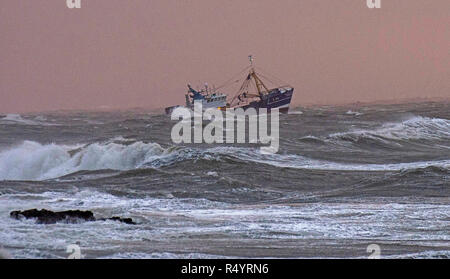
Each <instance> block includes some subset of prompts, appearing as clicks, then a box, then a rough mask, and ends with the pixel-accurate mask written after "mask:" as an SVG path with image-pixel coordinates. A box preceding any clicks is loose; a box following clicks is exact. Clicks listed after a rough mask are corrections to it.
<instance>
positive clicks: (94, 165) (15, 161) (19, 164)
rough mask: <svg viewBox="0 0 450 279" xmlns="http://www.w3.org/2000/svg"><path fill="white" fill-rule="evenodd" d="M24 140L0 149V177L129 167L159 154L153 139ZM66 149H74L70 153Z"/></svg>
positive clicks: (21, 177)
mask: <svg viewBox="0 0 450 279" xmlns="http://www.w3.org/2000/svg"><path fill="white" fill-rule="evenodd" d="M78 148H79V147H77V146H64V145H56V144H48V145H42V144H40V143H37V142H32V141H25V142H23V143H22V144H21V145H19V146H16V147H14V148H11V149H8V150H5V151H2V152H0V180H44V179H50V178H56V177H60V176H63V175H67V174H70V173H74V172H77V171H81V170H101V169H112V170H131V169H134V168H139V167H141V166H142V165H143V164H145V163H146V162H149V161H152V160H154V159H156V158H159V156H160V155H162V154H163V153H164V151H165V150H164V149H163V148H161V146H159V145H158V144H156V143H143V142H135V143H133V144H130V145H123V144H116V143H104V144H102V143H94V144H91V145H88V146H85V147H82V148H80V149H79V150H77V149H78ZM70 151H72V152H76V153H75V154H74V155H71V153H70Z"/></svg>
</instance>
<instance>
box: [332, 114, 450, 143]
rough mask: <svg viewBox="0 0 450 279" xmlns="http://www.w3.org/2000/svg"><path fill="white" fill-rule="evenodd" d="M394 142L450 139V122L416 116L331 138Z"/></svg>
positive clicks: (339, 134)
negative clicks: (391, 140)
mask: <svg viewBox="0 0 450 279" xmlns="http://www.w3.org/2000/svg"><path fill="white" fill-rule="evenodd" d="M380 137H381V138H386V139H393V140H409V139H450V120H447V119H440V118H429V117H422V116H415V117H412V118H410V119H408V120H405V121H403V122H394V123H385V124H383V125H382V126H381V127H379V128H376V129H371V130H355V131H350V132H343V133H335V134H331V135H329V138H332V139H333V138H334V139H342V138H351V139H352V138H353V139H358V138H372V139H379V138H380Z"/></svg>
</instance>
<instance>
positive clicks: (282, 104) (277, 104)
mask: <svg viewBox="0 0 450 279" xmlns="http://www.w3.org/2000/svg"><path fill="white" fill-rule="evenodd" d="M293 94H294V88H290V89H289V90H280V89H278V88H277V89H274V90H272V91H271V92H270V93H269V94H267V95H265V96H264V98H263V99H261V100H258V101H253V102H250V103H249V104H245V105H242V106H235V107H232V108H233V109H237V108H242V109H244V110H246V109H249V108H254V109H255V110H256V111H259V110H260V109H267V112H268V113H270V112H271V110H274V109H278V110H279V112H280V113H288V111H289V105H290V104H291V100H292V96H293Z"/></svg>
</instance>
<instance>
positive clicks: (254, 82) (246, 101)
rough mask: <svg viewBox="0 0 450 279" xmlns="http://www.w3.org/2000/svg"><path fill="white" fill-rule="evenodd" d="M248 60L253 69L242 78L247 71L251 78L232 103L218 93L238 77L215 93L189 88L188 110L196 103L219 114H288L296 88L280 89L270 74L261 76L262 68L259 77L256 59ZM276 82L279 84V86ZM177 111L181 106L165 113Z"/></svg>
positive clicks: (248, 69)
mask: <svg viewBox="0 0 450 279" xmlns="http://www.w3.org/2000/svg"><path fill="white" fill-rule="evenodd" d="M248 58H249V60H250V66H247V67H246V68H244V70H242V71H241V72H240V73H239V75H240V74H242V73H244V72H245V71H248V74H247V75H246V76H245V78H244V81H243V83H242V85H241V86H240V88H239V90H238V92H237V93H236V94H235V96H234V97H233V98H232V99H231V101H230V102H228V103H227V95H226V94H224V93H219V92H218V90H219V89H222V90H223V89H224V88H226V87H228V86H230V85H233V84H236V83H237V82H240V81H241V80H239V79H237V80H236V76H235V77H233V78H231V79H230V80H228V81H227V82H225V84H223V85H221V86H219V87H218V88H217V89H216V88H215V87H214V88H213V89H212V90H209V88H208V85H207V84H206V85H205V89H203V90H200V91H199V90H194V89H193V88H192V87H191V86H190V85H189V84H188V93H186V95H185V98H186V107H187V108H190V109H193V108H194V102H198V101H201V103H202V107H203V110H205V109H208V108H217V109H220V110H227V109H238V108H242V109H244V110H246V109H248V108H253V109H255V110H256V111H258V112H259V110H260V109H266V110H267V112H268V113H270V112H271V110H273V109H279V112H281V113H287V112H288V111H289V105H290V103H291V100H292V95H293V94H294V88H293V87H292V86H290V85H279V84H285V83H284V82H282V81H281V80H280V79H278V78H275V77H272V78H271V79H269V78H268V77H266V75H268V74H265V75H263V74H261V70H260V69H259V68H258V73H257V71H256V67H255V66H254V65H253V56H252V55H249V57H248ZM263 79H264V80H266V81H268V82H270V83H272V84H275V85H276V86H275V87H273V88H271V89H269V88H268V87H267V86H266V83H264V82H263ZM273 80H276V82H274V81H273ZM178 107H181V106H180V105H178V106H171V107H167V108H166V109H165V111H166V114H171V113H172V111H173V110H174V109H175V108H178Z"/></svg>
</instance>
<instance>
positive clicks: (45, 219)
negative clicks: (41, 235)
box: [10, 209, 136, 225]
mask: <svg viewBox="0 0 450 279" xmlns="http://www.w3.org/2000/svg"><path fill="white" fill-rule="evenodd" d="M10 216H11V218H14V219H17V220H21V219H24V218H25V219H32V218H33V219H36V223H38V224H55V223H57V222H64V223H79V222H80V221H86V222H91V221H104V220H113V221H118V222H122V223H125V224H130V225H135V224H136V223H135V222H133V220H132V219H131V218H121V217H116V216H114V217H112V218H102V219H98V220H97V219H95V217H94V213H92V212H91V211H81V210H67V211H59V212H54V211H50V210H46V209H42V210H37V209H30V210H25V211H12V212H11V213H10Z"/></svg>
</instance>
